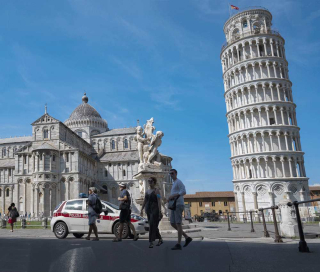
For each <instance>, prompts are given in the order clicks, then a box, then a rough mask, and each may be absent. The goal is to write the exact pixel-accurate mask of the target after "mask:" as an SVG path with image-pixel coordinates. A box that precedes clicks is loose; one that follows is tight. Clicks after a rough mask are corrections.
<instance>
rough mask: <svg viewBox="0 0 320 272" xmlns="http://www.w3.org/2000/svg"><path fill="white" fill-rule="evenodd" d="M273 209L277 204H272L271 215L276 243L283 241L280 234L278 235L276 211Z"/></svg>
mask: <svg viewBox="0 0 320 272" xmlns="http://www.w3.org/2000/svg"><path fill="white" fill-rule="evenodd" d="M275 209H278V206H272V207H271V210H272V216H273V224H274V233H275V239H274V241H275V242H276V243H283V241H282V239H281V237H280V235H279V230H278V223H277V218H276V211H275Z"/></svg>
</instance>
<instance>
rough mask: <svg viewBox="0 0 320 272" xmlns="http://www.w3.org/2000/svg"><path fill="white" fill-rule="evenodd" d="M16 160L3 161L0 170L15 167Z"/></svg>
mask: <svg viewBox="0 0 320 272" xmlns="http://www.w3.org/2000/svg"><path fill="white" fill-rule="evenodd" d="M14 166H15V164H14V159H3V160H0V168H7V167H14Z"/></svg>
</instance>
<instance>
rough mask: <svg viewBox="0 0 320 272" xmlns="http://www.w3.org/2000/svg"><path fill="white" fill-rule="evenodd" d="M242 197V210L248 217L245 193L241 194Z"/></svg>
mask: <svg viewBox="0 0 320 272" xmlns="http://www.w3.org/2000/svg"><path fill="white" fill-rule="evenodd" d="M241 197H242V209H243V213H244V217H247V214H246V211H247V209H246V201H245V198H244V192H241Z"/></svg>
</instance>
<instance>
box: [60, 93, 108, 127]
mask: <svg viewBox="0 0 320 272" xmlns="http://www.w3.org/2000/svg"><path fill="white" fill-rule="evenodd" d="M88 101H89V98H88V97H87V96H86V94H84V96H83V97H82V103H81V104H80V105H79V106H78V107H76V108H75V110H74V111H73V112H72V113H71V115H70V117H69V119H68V120H66V121H65V123H67V122H69V121H76V120H94V121H97V120H99V119H100V121H101V122H103V123H106V121H105V120H103V119H102V117H101V115H100V114H99V113H98V112H97V111H96V109H95V108H94V107H92V106H91V105H89V104H88Z"/></svg>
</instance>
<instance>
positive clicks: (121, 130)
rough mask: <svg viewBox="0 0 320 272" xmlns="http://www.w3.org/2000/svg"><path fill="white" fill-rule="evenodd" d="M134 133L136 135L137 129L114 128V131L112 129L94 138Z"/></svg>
mask: <svg viewBox="0 0 320 272" xmlns="http://www.w3.org/2000/svg"><path fill="white" fill-rule="evenodd" d="M134 133H136V127H130V128H114V129H110V130H108V131H106V132H103V133H101V134H97V135H94V137H93V138H95V137H101V136H114V135H123V134H134Z"/></svg>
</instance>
